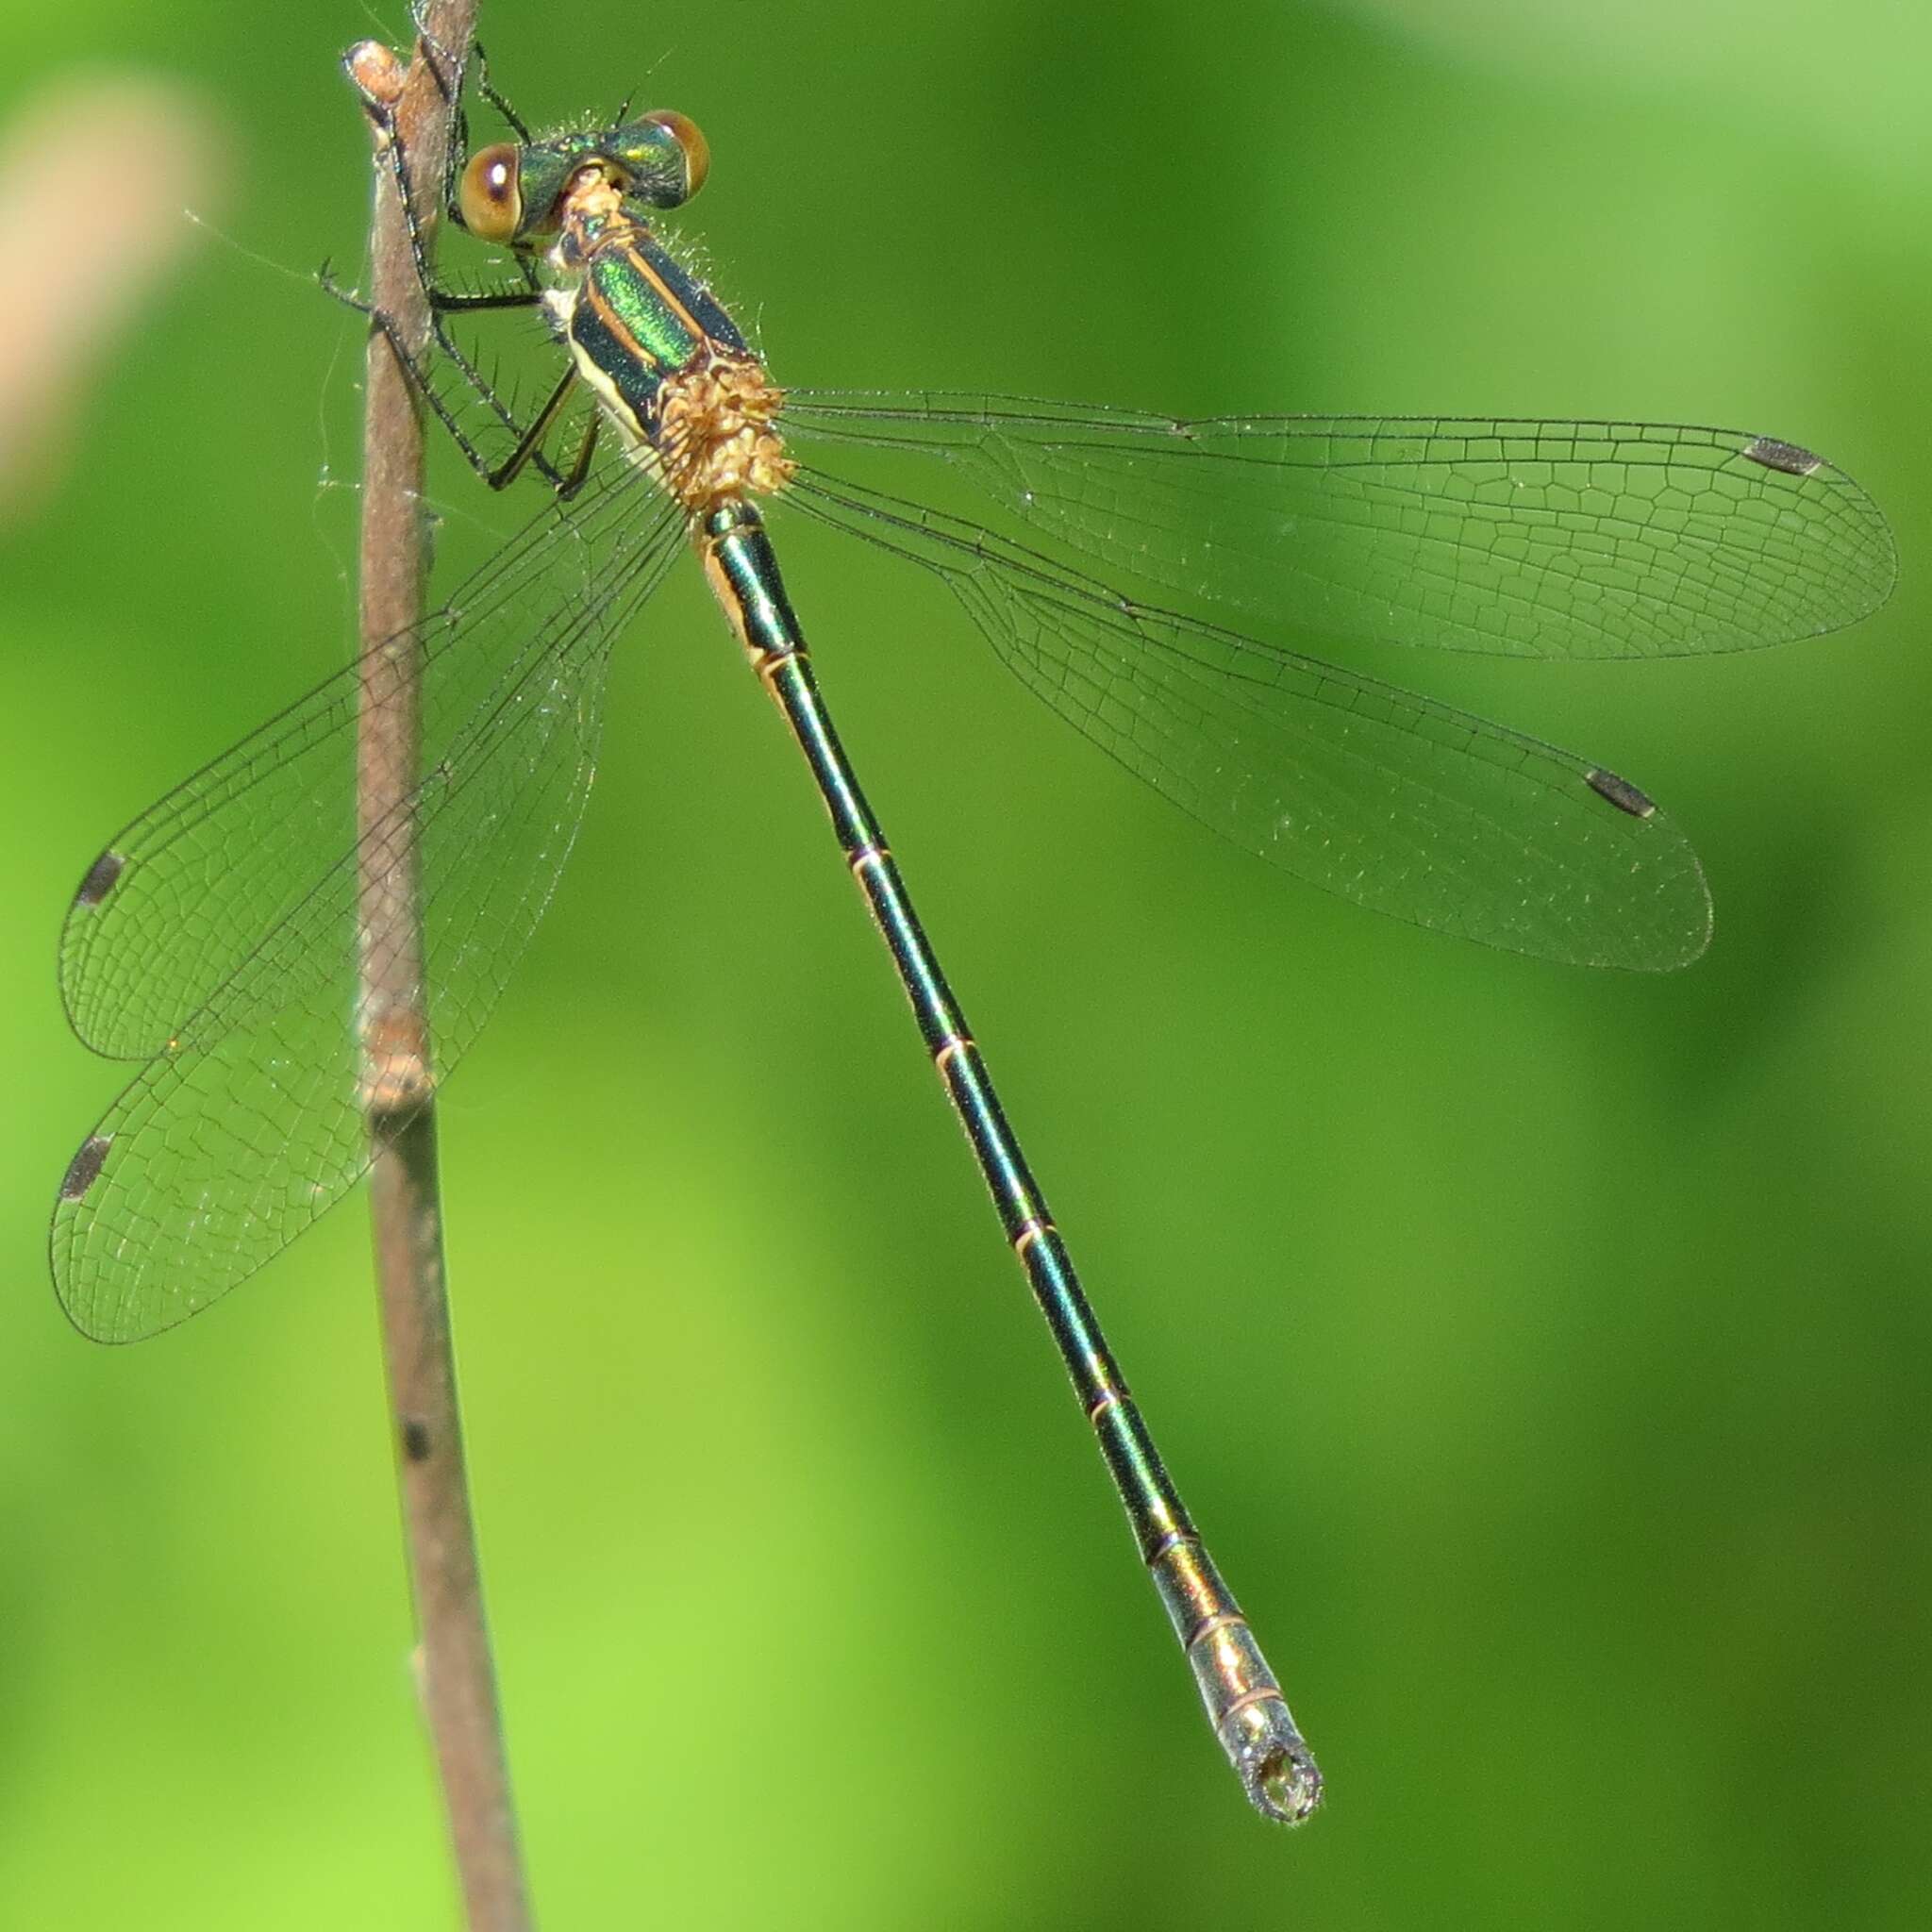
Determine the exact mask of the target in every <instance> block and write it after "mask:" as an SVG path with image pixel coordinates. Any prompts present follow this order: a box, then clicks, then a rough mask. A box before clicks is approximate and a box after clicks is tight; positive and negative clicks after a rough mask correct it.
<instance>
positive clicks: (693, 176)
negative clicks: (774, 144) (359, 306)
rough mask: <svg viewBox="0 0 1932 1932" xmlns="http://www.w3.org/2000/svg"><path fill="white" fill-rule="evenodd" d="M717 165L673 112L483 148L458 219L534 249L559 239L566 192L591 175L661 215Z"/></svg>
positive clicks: (490, 237)
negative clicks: (590, 130) (589, 131)
mask: <svg viewBox="0 0 1932 1932" xmlns="http://www.w3.org/2000/svg"><path fill="white" fill-rule="evenodd" d="M710 166H711V151H710V149H709V148H708V146H707V145H706V144H705V137H704V136H703V135H702V134H701V133H699V131H698V128H697V125H696V124H695V123H694V122H691V121H689V120H687V119H686V118H685V116H684V115H682V114H678V113H674V112H672V111H671V110H670V109H668V108H666V109H663V110H661V111H659V112H658V113H654V114H645V115H643V116H642V117H641V119H639V120H636V121H627V122H625V125H623V126H621V127H613V128H608V129H606V130H604V131H603V132H601V133H596V134H561V135H558V136H556V137H554V138H553V139H551V140H549V141H539V142H530V143H529V144H528V145H527V146H520V145H518V143H516V142H508V141H500V142H494V143H493V144H492V145H491V146H489V147H486V148H481V149H479V150H478V151H477V152H476V153H475V154H474V155H472V156H471V157H470V159H469V162H468V164H467V165H466V166H465V167H464V169H463V174H462V179H461V181H460V182H459V183H458V188H457V202H456V214H457V217H458V220H459V221H460V222H461V223H462V225H463V226H464V227H466V228H467V229H468V230H469V231H470V233H471V234H473V235H475V237H476V238H477V240H478V241H482V242H494V243H496V244H497V245H498V246H501V247H508V248H528V247H533V246H535V245H536V244H537V243H538V242H540V241H541V240H542V238H543V237H545V236H547V235H554V234H555V233H556V232H557V228H558V224H559V222H560V221H561V219H562V212H563V201H564V197H565V193H566V192H567V191H569V190H570V189H571V188H572V187H573V185H574V184H577V183H579V182H580V181H581V177H582V175H583V173H584V171H585V170H586V169H594V170H595V171H596V172H597V173H599V174H601V175H603V176H604V177H605V179H606V180H608V182H609V183H610V185H611V186H612V187H613V188H615V189H616V190H617V192H618V194H619V195H620V196H621V198H622V199H623V200H624V201H625V202H629V203H634V204H637V205H640V206H641V207H643V208H677V207H679V206H680V205H681V204H682V203H684V202H687V201H689V200H690V199H691V196H692V195H693V194H695V193H696V192H698V190H699V189H700V188H702V187H703V186H704V185H705V176H706V175H708V173H709V172H710Z"/></svg>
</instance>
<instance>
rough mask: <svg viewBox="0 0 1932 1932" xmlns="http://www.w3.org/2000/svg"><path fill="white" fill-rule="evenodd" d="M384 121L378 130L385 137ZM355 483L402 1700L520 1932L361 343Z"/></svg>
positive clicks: (395, 521)
mask: <svg viewBox="0 0 1932 1932" xmlns="http://www.w3.org/2000/svg"><path fill="white" fill-rule="evenodd" d="M420 24H421V26H422V28H423V31H424V33H425V36H427V37H428V38H429V39H430V40H431V41H432V42H433V44H434V45H435V47H436V48H437V50H438V54H439V56H440V57H441V64H442V69H443V74H442V78H443V80H444V81H446V82H447V83H449V84H450V86H451V88H452V89H453V87H454V83H455V80H456V77H457V67H458V63H459V62H460V60H461V58H462V57H463V54H464V52H465V50H467V48H468V47H469V44H470V38H471V34H472V31H473V29H474V25H475V4H474V0H449V4H444V0H432V4H430V5H429V6H427V7H425V8H424V10H423V14H422V16H421V19H420ZM348 69H349V74H350V76H351V78H352V79H353V80H354V81H355V82H356V84H357V85H358V87H359V88H360V89H361V90H362V92H363V94H364V96H365V98H366V99H368V100H369V101H370V102H371V103H373V104H375V106H377V107H379V108H382V109H384V110H385V113H384V115H382V116H377V117H373V118H375V125H376V156H375V222H374V228H373V237H372V242H371V255H372V262H373V268H372V275H373V282H372V290H371V294H372V299H373V302H374V304H375V309H376V312H377V313H378V314H381V315H383V316H386V317H388V318H389V320H390V322H391V325H393V326H394V327H395V328H396V330H397V332H398V334H399V336H400V338H401V339H402V341H405V342H407V343H408V345H409V346H410V347H411V349H412V350H420V349H421V348H422V346H423V344H424V343H425V341H427V338H428V312H427V307H426V304H425V298H424V293H423V289H422V286H421V279H420V277H419V275H418V274H417V271H416V265H415V260H414V258H413V256H412V253H411V251H410V247H409V240H408V230H407V228H406V226H405V224H404V220H403V210H402V207H401V203H400V201H399V199H398V196H397V192H396V186H395V180H394V172H393V169H392V167H391V160H390V157H389V154H388V152H387V149H386V143H387V142H388V141H389V140H390V139H391V135H390V131H389V130H390V128H391V127H393V129H394V135H395V138H396V139H398V140H399V141H400V142H401V143H402V150H403V155H404V158H405V160H406V162H407V164H408V175H409V180H410V187H411V192H412V193H413V194H414V196H415V197H416V205H417V209H418V214H419V219H420V220H421V222H422V223H423V224H425V225H427V224H429V223H431V222H433V221H434V220H435V219H436V218H437V217H438V216H439V215H440V214H441V208H440V207H438V206H437V205H436V203H437V201H438V200H439V198H440V192H439V191H440V188H441V181H442V177H443V162H444V158H445V155H446V152H447V142H448V139H449V126H450V108H451V102H450V100H449V98H448V97H447V96H446V94H445V92H444V90H443V88H442V87H441V86H440V85H439V81H438V74H437V70H436V68H435V67H434V66H432V60H431V57H429V56H427V55H425V51H424V44H423V42H422V41H419V42H417V46H416V50H415V56H414V58H413V59H412V60H411V62H410V64H409V66H408V69H407V70H405V69H404V68H403V66H402V64H401V62H400V61H399V60H398V59H397V58H396V57H395V55H394V54H393V53H391V51H390V50H389V49H388V48H385V47H380V46H377V45H375V43H373V42H365V43H364V44H363V45H362V46H360V47H358V48H356V49H354V50H352V52H351V54H350V56H349V59H348ZM390 117H392V118H390ZM367 384H368V387H367V398H368V416H367V421H366V428H365V433H364V442H363V471H362V587H361V637H362V648H363V652H364V658H363V664H364V673H363V679H362V710H361V719H360V724H359V727H358V730H359V735H358V748H357V776H356V791H357V820H358V829H359V830H360V832H361V833H362V835H363V837H362V847H361V850H362V858H361V865H360V873H359V877H358V989H357V991H358V1007H357V1017H358V1030H359V1033H360V1037H361V1042H362V1056H363V1084H364V1103H365V1106H366V1108H367V1109H368V1113H369V1129H370V1137H371V1141H372V1144H373V1146H374V1150H375V1164H374V1168H373V1170H372V1174H371V1194H370V1208H371V1213H372V1217H373V1220H374V1223H375V1274H376V1283H377V1292H378V1295H379V1297H380V1303H381V1308H382V1328H383V1348H384V1355H385V1357H386V1360H387V1365H388V1371H389V1391H390V1404H391V1415H392V1419H393V1422H394V1425H395V1446H396V1477H397V1486H398V1488H399V1489H400V1491H401V1493H402V1506H403V1533H404V1541H405V1543H406V1546H407V1551H408V1567H409V1577H410V1588H411V1592H412V1595H413V1597H414V1601H415V1608H416V1624H417V1629H418V1632H419V1635H420V1648H419V1652H418V1682H419V1690H420V1693H421V1696H422V1701H423V1709H424V1715H425V1719H426V1720H427V1723H428V1726H429V1733H430V1737H431V1740H432V1741H433V1742H434V1744H435V1748H436V1758H437V1767H438V1771H439V1773H440V1775H441V1783H442V1792H443V1802H444V1805H445V1807H447V1810H448V1813H449V1824H450V1836H451V1840H452V1843H453V1846H454V1849H455V1853H456V1861H457V1870H458V1877H459V1880H460V1882H461V1886H462V1891H463V1903H464V1911H465V1920H466V1924H468V1925H469V1926H470V1927H471V1932H525V1928H527V1927H528V1925H529V1924H530V1916H529V1908H528V1906H527V1903H526V1901H525V1885H524V1874H523V1867H522V1862H521V1859H520V1857H519V1854H518V1850H517V1838H516V1821H515V1816H514V1813H513V1811H512V1808H511V1804H510V1793H509V1779H508V1770H507V1768H506V1764H505V1757H504V1746H503V1729H502V1724H501V1720H500V1718H499V1715H498V1712H497V1706H496V1681H495V1671H494V1667H493V1665H492V1662H491V1655H490V1637H489V1631H488V1628H487V1626H486V1624H485V1622H484V1616H483V1590H482V1583H481V1579H480V1577H479V1575H478V1574H477V1568H476V1542H475V1529H474V1527H473V1525H472V1523H471V1518H470V1501H469V1491H468V1486H467V1483H466V1480H465V1477H464V1473H463V1443H462V1431H461V1427H460V1424H459V1422H458V1410H457V1387H456V1362H455V1357H454V1354H453V1349H452V1342H451V1337H450V1322H449V1305H448V1301H447V1298H446V1295H445V1291H444V1275H443V1258H442V1212H441V1198H440V1196H439V1193H438V1191H437V1177H436V1110H435V1096H434V1088H433V1082H432V1075H431V1068H432V1066H433V1061H432V1058H431V1054H430V1041H429V1016H428V1001H427V995H426V989H425V979H424V962H423V929H422V900H421V893H420V881H419V878H418V872H417V851H416V842H415V828H414V824H413V823H412V818H411V814H410V812H409V809H408V804H407V800H408V795H409V793H410V791H412V790H413V788H414V786H415V783H416V778H417V766H418V762H419V741H420V732H421V691H420V675H421V663H420V659H419V655H418V652H419V640H418V634H417V632H416V630H415V628H414V626H415V625H417V624H418V623H419V622H420V620H421V618H422V615H423V601H424V597H423V593H424V585H425V578H426V575H427V571H426V541H425V527H424V518H423V481H424V455H423V422H422V414H421V410H420V408H419V406H418V404H417V401H416V398H415V396H414V394H413V392H412V391H411V389H410V386H409V383H408V379H407V377H406V376H405V375H404V374H403V371H402V369H401V367H400V366H399V364H398V363H397V360H396V358H395V355H394V354H393V352H392V351H391V346H390V342H389V340H388V338H387V336H386V335H385V333H384V332H383V330H382V329H380V328H372V329H371V331H370V337H369V358H368V376H367Z"/></svg>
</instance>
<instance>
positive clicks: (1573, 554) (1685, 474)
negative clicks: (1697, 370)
mask: <svg viewBox="0 0 1932 1932" xmlns="http://www.w3.org/2000/svg"><path fill="white" fill-rule="evenodd" d="M785 413H786V425H787V428H788V431H790V432H791V434H792V435H793V438H794V440H795V441H799V442H801V443H805V444H808V443H809V442H811V441H820V442H822V443H826V444H829V443H832V442H838V443H842V444H847V445H866V446H870V447H872V448H874V449H880V450H887V451H897V452H901V453H905V454H909V455H913V456H924V457H925V458H929V459H931V460H933V461H935V462H940V463H944V464H946V465H947V466H949V467H950V468H951V469H953V470H954V471H956V472H957V473H958V474H959V475H962V476H964V477H966V478H968V479H969V480H970V481H971V482H972V483H973V484H974V486H975V487H977V488H978V489H980V490H981V491H985V492H986V493H987V494H988V495H989V496H991V498H992V499H993V500H994V501H995V502H997V503H998V504H1000V505H1001V506H1003V507H1004V508H1006V509H1008V510H1010V511H1011V512H1013V513H1014V514H1016V515H1018V516H1019V517H1021V518H1023V519H1024V521H1026V522H1027V523H1029V524H1031V525H1034V526H1036V527H1037V528H1039V529H1040V530H1041V531H1042V532H1045V533H1047V534H1049V535H1051V536H1054V537H1056V538H1058V539H1060V540H1061V541H1065V542H1067V543H1069V544H1071V545H1072V546H1073V547H1074V549H1075V550H1077V551H1079V552H1081V553H1083V554H1084V555H1085V556H1086V557H1088V558H1091V559H1093V561H1094V563H1095V565H1096V566H1097V567H1098V568H1099V569H1100V570H1101V573H1102V575H1107V576H1108V577H1111V576H1114V575H1120V574H1125V575H1132V576H1134V577H1136V578H1139V579H1140V580H1141V581H1142V582H1148V583H1153V584H1157V585H1158V586H1160V587H1161V588H1162V590H1164V591H1167V592H1169V593H1170V594H1172V595H1174V596H1177V597H1180V598H1183V599H1188V598H1191V597H1195V596H1200V597H1206V598H1209V599H1212V600H1214V601H1216V602H1218V603H1223V604H1225V605H1227V606H1229V607H1230V608H1235V609H1239V610H1241V611H1243V612H1245V613H1248V614H1249V615H1250V616H1252V617H1254V618H1256V619H1258V620H1262V621H1264V622H1278V623H1280V624H1283V625H1291V626H1292V627H1294V628H1295V629H1297V630H1299V631H1301V632H1303V633H1305V634H1310V635H1315V636H1326V637H1333V638H1357V639H1363V640H1368V641H1379V642H1393V643H1404V644H1428V645H1434V646H1437V647H1439V648H1443V649H1449V650H1463V651H1488V652H1501V653H1506V654H1510V655H1516V656H1523V657H1535V658H1654V657H1673V656H1679V655H1683V654H1686V653H1691V652H1720V651H1737V650H1748V649H1754V648H1756V647H1757V646H1758V645H1760V644H1771V643H1777V642H1780V641H1786V640H1790V639H1793V638H1802V637H1810V636H1814V635H1816V634H1818V633H1821V632H1824V631H1829V630H1835V629H1837V628H1838V627H1839V626H1840V625H1846V624H1850V623H1852V622H1853V621H1854V620H1855V619H1857V618H1859V617H1863V616H1865V615H1866V614H1867V613H1869V612H1870V611H1872V610H1874V609H1876V608H1877V607H1878V606H1879V605H1880V604H1882V603H1883V602H1884V601H1885V598H1886V596H1887V594H1888V593H1889V592H1890V589H1891V585H1892V580H1893V577H1894V575H1895V573H1896V558H1895V556H1894V553H1893V548H1892V541H1891V535H1890V530H1889V529H1888V528H1887V526H1886V523H1885V519H1884V518H1883V517H1882V516H1881V515H1880V513H1879V512H1878V510H1877V508H1875V507H1874V504H1873V502H1872V500H1871V498H1870V497H1868V496H1867V495H1866V494H1865V492H1864V491H1862V490H1861V489H1859V487H1858V486H1857V484H1856V483H1855V482H1853V480H1852V479H1851V478H1850V477H1849V476H1847V475H1845V474H1844V472H1843V471H1841V470H1838V469H1834V468H1833V467H1832V466H1831V465H1830V464H1829V463H1827V462H1825V461H1824V460H1823V459H1822V458H1818V457H1815V456H1813V455H1811V454H1810V453H1809V452H1808V451H1806V450H1803V449H1800V448H1798V447H1796V446H1795V445H1793V444H1791V443H1787V442H1781V441H1777V440H1775V439H1774V438H1771V437H1763V436H1751V435H1747V434H1745V433H1743V432H1741V431H1738V430H1729V429H1701V428H1694V427H1689V426H1684V425H1672V424H1657V423H1537V422H1509V421H1502V420H1495V421H1478V420H1474V419H1459V418H1453V417H1372V416H1252V417H1215V418H1208V419H1204V420H1200V421H1195V422H1187V421H1180V420H1175V419H1173V418H1167V417H1157V416H1147V415H1139V414H1133V413H1129V412H1125V411H1120V412H1115V411H1108V410H1095V409H1077V408H1072V407H1070V406H1067V405H1063V404H1056V403H1036V402H1028V401H1023V400H1020V399H1015V398H1000V397H991V398H987V397H973V396H963V395H947V394H942V393H934V394H909V395H898V394H876V395H867V394H861V393H856V392H853V393H846V392H837V391H792V392H791V393H790V394H789V396H788V398H787V402H786V412H785Z"/></svg>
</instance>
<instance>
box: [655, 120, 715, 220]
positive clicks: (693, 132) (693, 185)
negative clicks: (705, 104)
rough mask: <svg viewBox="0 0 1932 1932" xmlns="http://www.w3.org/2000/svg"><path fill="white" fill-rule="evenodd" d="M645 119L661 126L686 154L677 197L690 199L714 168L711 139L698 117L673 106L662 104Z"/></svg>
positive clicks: (681, 151)
mask: <svg viewBox="0 0 1932 1932" xmlns="http://www.w3.org/2000/svg"><path fill="white" fill-rule="evenodd" d="M644 119H645V121H646V122H648V123H649V124H650V125H652V126H654V127H661V128H662V129H663V130H664V132H665V133H666V134H668V135H669V136H670V137H671V139H672V141H673V142H675V143H676V146H677V151H678V153H679V154H680V155H682V156H683V157H684V192H683V193H682V194H681V195H680V196H679V197H678V199H679V200H680V201H689V200H690V199H691V196H692V195H693V194H695V193H696V192H698V190H699V189H700V188H702V187H703V186H704V185H705V176H706V175H708V174H709V173H710V172H711V148H710V143H709V142H707V141H706V139H705V137H704V135H703V134H702V133H701V132H700V131H699V129H698V124H697V123H696V122H695V121H692V120H690V119H688V118H687V117H686V116H685V115H683V114H679V113H677V112H675V110H674V109H672V108H660V109H659V110H658V112H657V113H655V114H646V115H645V116H644Z"/></svg>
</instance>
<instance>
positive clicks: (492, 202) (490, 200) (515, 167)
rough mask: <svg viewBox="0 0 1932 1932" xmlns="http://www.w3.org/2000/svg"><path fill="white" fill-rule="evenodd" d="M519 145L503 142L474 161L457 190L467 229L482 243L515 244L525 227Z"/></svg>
mask: <svg viewBox="0 0 1932 1932" xmlns="http://www.w3.org/2000/svg"><path fill="white" fill-rule="evenodd" d="M519 160H520V156H519V153H518V150H517V148H516V146H515V144H514V143H513V142H508V141H500V142H497V143H496V144H495V145H494V146H493V147H486V148H479V149H478V150H477V151H476V152H475V154H474V155H472V156H471V157H470V159H469V164H468V165H467V166H466V167H465V168H464V170H463V178H462V182H461V184H460V185H459V186H458V190H457V208H458V211H459V212H460V213H461V215H462V218H463V226H464V227H466V228H467V229H469V231H470V233H471V234H473V235H474V236H475V237H476V239H477V240H478V241H479V242H514V241H515V240H516V238H517V230H518V229H519V228H521V227H522V226H523V224H524V196H523V189H522V185H521V181H520V179H519V175H520V169H519Z"/></svg>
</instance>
